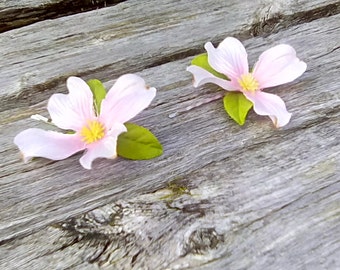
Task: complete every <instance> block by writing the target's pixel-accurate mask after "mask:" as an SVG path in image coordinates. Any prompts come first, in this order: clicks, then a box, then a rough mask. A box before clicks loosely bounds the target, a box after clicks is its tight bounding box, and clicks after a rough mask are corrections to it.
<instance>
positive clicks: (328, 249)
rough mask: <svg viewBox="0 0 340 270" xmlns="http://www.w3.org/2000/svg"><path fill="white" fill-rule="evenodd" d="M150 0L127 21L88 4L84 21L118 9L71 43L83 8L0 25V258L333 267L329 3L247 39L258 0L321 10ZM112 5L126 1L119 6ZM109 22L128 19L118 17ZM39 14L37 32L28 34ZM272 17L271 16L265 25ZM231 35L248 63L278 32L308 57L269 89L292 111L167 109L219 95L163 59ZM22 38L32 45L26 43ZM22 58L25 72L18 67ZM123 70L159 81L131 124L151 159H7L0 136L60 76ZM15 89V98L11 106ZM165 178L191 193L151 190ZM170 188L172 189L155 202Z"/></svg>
mask: <svg viewBox="0 0 340 270" xmlns="http://www.w3.org/2000/svg"><path fill="white" fill-rule="evenodd" d="M151 2H152V1H151ZM151 2H147V1H146V2H145V5H146V7H147V8H150V12H151V13H150V14H149V16H148V15H145V14H144V15H143V16H141V15H139V14H135V15H136V16H135V17H133V18H134V19H131V18H130V19H128V20H127V19H126V18H125V17H124V16H125V15H127V14H133V11H134V10H136V9H137V7H138V4H137V2H135V1H127V3H124V4H121V5H119V6H117V7H115V8H110V9H105V10H100V11H97V14H96V16H95V15H93V14H92V13H89V14H91V15H90V17H91V16H93V17H92V19H93V18H98V15H103V16H104V17H105V16H106V17H105V18H106V19H108V18H112V17H110V16H112V14H114V15H115V17H116V20H117V21H114V22H112V21H111V22H110V23H108V24H104V23H103V25H101V24H100V23H99V26H97V28H96V27H93V28H91V29H90V30H89V32H88V35H89V36H87V35H84V36H82V38H83V39H84V41H83V42H82V40H81V37H80V36H77V32H79V25H73V26H72V27H71V25H72V24H74V23H75V22H76V21H77V20H78V21H79V20H80V19H81V20H83V21H87V20H88V16H87V15H86V16H85V15H84V14H82V15H76V16H72V17H69V18H63V19H59V20H54V21H48V22H43V23H40V24H39V25H38V24H37V25H32V26H29V27H25V28H23V29H18V30H13V31H9V32H8V33H6V34H2V35H0V37H1V39H0V44H1V45H0V48H1V52H3V49H4V52H5V54H4V59H5V63H6V65H5V66H2V67H0V70H1V74H3V75H6V76H7V79H8V81H6V80H5V79H4V77H6V76H2V77H1V79H0V80H2V85H3V86H4V88H2V89H1V91H2V92H1V94H0V95H1V99H2V101H1V102H2V103H1V106H2V108H1V109H2V112H1V114H0V116H1V117H0V136H1V138H2V140H1V142H0V152H1V154H2V163H1V164H0V206H1V211H0V229H1V231H0V243H1V246H0V266H1V268H4V269H14V268H18V267H21V268H27V269H51V268H52V269H66V268H72V269H94V267H95V266H96V265H102V267H103V268H107V269H112V265H113V266H114V267H116V268H118V269H145V268H146V267H147V266H150V268H152V269H155V267H156V269H226V268H227V269H245V268H246V269H282V267H283V266H284V268H289V269H337V268H340V265H339V260H338V258H339V256H340V254H339V252H340V248H339V240H340V239H339V235H340V231H339V230H340V229H339V228H340V226H339V225H340V210H339V209H340V207H339V199H340V195H339V191H340V187H339V178H340V177H339V176H340V174H339V169H338V168H339V153H340V146H339V144H338V142H339V103H340V92H339V89H338V73H339V63H340V62H339V60H340V59H339V58H340V56H339V53H338V50H339V41H340V33H339V31H338V29H339V26H340V25H339V16H340V15H334V16H331V17H329V18H323V19H319V20H315V21H313V22H311V23H306V24H302V23H301V24H299V25H298V26H295V27H289V28H288V29H287V30H285V31H283V30H281V31H280V32H279V33H276V34H272V35H270V36H267V37H266V38H263V37H257V38H250V35H249V31H250V30H249V29H252V28H253V27H254V25H256V24H254V22H255V21H257V22H258V21H259V18H262V15H263V14H265V13H266V12H267V8H268V7H269V6H271V7H272V10H271V11H270V12H269V15H268V16H269V17H270V16H274V14H275V13H276V12H279V13H282V14H286V15H287V14H288V15H289V14H293V15H294V12H296V11H297V10H299V11H300V12H301V13H300V15H299V16H303V15H304V13H303V10H302V7H304V8H305V11H306V14H308V9H310V8H312V9H313V10H314V11H315V10H318V11H320V10H321V9H320V3H321V4H322V2H321V1H309V2H304V3H302V2H301V3H302V4H303V5H302V6H299V7H298V6H295V5H294V4H293V3H290V2H284V3H279V2H276V4H274V5H270V3H269V1H265V2H263V3H262V2H261V5H259V6H257V7H255V6H256V4H259V3H250V1H249V6H248V8H249V10H246V12H244V13H245V14H242V12H241V11H239V10H237V11H235V13H233V12H231V10H233V9H235V8H236V6H235V5H236V1H235V3H234V2H232V3H229V4H230V6H229V8H230V9H227V8H226V6H223V7H221V6H220V5H227V4H225V3H222V4H221V3H220V4H218V3H214V5H210V6H209V7H208V4H206V2H203V1H202V2H201V1H197V2H195V3H196V4H197V5H196V6H198V7H193V6H191V9H188V7H189V4H186V3H183V2H182V1H179V3H180V4H183V5H184V6H181V7H178V6H180V5H174V4H171V3H172V2H173V1H171V2H166V1H163V2H161V1H159V4H160V5H159V7H152V3H151ZM237 2H238V1H237ZM245 3H246V4H247V5H248V2H245ZM315 3H318V4H315ZM334 3H335V2H332V1H327V2H325V3H323V5H325V6H327V7H329V5H331V4H334ZM161 5H163V6H161ZM122 6H125V8H124V9H121V7H122ZM336 6H339V4H336ZM161 7H163V9H162V8H161ZM251 7H254V10H253V11H251V10H250V8H251ZM262 7H265V9H263V8H262ZM199 8H202V9H201V11H202V10H204V11H206V12H207V14H206V13H204V14H202V13H201V12H199ZM185 9H186V10H187V11H184V10H185ZM214 9H218V10H214ZM107 10H110V12H111V15H109V14H110V13H109V12H108V13H106V12H107ZM123 10H125V11H126V10H127V11H126V13H124V14H123V15H122V14H120V15H119V12H120V11H123ZM208 11H209V12H210V13H209V12H208ZM102 12H103V13H102ZM129 12H130V13H129ZM162 12H163V13H162ZM175 12H177V13H175ZM186 12H187V13H186ZM333 12H334V11H333ZM164 13H165V14H164ZM335 13H336V12H335ZM105 14H106V15H105ZM171 14H172V15H171ZM225 14H228V15H230V16H229V17H228V16H225ZM259 14H261V15H259ZM151 15H154V16H151ZM161 15H164V16H161ZM203 15H204V16H203ZM255 15H256V17H257V18H256V19H254V16H255ZM288 15H287V16H288ZM294 16H297V15H296V14H295V15H294ZM294 16H292V18H293V17H294ZM274 17H275V16H274ZM203 18H204V19H203ZM294 18H298V17H294ZM230 19H233V21H232V22H230V24H228V23H229V20H230ZM245 19H247V21H244V20H245ZM304 20H305V19H302V21H304ZM266 21H267V22H268V20H266ZM59 22H65V28H64V29H63V30H64V32H65V30H66V32H67V31H69V32H68V34H61V32H62V31H59V32H58V31H57V30H56V29H57V27H56V26H55V24H56V23H59ZM119 22H120V23H122V24H123V23H125V22H129V24H128V25H122V24H121V25H120V26H119ZM203 22H209V24H208V25H204V24H203ZM261 22H262V21H261ZM87 23H88V22H87ZM156 23H160V25H158V26H156ZM294 23H295V22H294ZM45 25H46V32H40V33H39V34H38V33H37V34H35V31H37V30H38V29H41V28H42V27H43V26H45ZM112 25H118V26H119V27H120V30H119V31H121V33H122V36H120V37H117V36H115V37H114V36H110V31H111V30H110V29H106V27H108V26H112ZM257 26H261V27H262V26H264V25H257ZM267 26H268V25H267ZM284 26H287V27H288V26H289V23H287V25H284ZM157 27H158V28H157ZM232 27H234V29H232ZM199 28H201V29H203V30H204V31H203V33H202V36H193V37H188V36H187V33H188V32H191V30H192V31H193V33H196V32H195V31H198V30H199ZM279 28H280V24H279V25H278V27H277V25H274V26H273V29H274V30H277V29H279ZM51 29H52V30H53V31H56V32H57V33H59V34H58V35H57V36H58V37H59V38H62V39H63V40H67V41H66V43H63V42H61V41H60V40H59V43H58V40H57V38H56V39H53V40H50V41H51V44H50V46H52V47H53V48H49V46H48V38H50V37H51V35H47V34H46V33H47V32H48V31H51ZM189 29H190V30H189ZM273 29H272V30H273ZM272 30H271V31H272ZM91 31H92V32H91ZM96 31H97V32H96ZM184 31H185V33H183V32H184ZM260 32H261V31H260ZM94 33H95V34H98V35H102V36H107V37H108V39H107V40H102V41H101V43H100V46H99V45H98V46H94V45H93V44H92V45H90V47H87V49H86V47H85V48H83V47H81V48H76V47H77V46H78V45H77V44H79V46H83V45H84V44H86V42H88V41H91V38H93V37H96V35H95V34H94ZM234 33H235V34H237V35H238V36H242V37H244V39H245V45H246V47H247V49H248V50H249V57H250V62H252V63H254V61H255V60H256V58H257V57H258V55H259V54H260V53H261V52H262V51H263V50H265V49H267V48H269V47H271V46H273V45H274V44H277V43H282V42H287V43H289V44H291V45H293V46H294V47H295V48H296V50H297V51H298V55H299V57H300V58H301V59H303V60H305V61H306V62H307V64H308V70H307V72H306V73H305V74H304V75H303V77H302V78H300V79H299V80H298V81H297V83H294V84H291V85H285V86H281V87H277V88H276V89H275V92H277V93H278V94H279V95H280V96H281V97H282V98H283V99H284V100H285V101H286V104H287V107H288V109H289V110H290V111H291V112H293V119H292V122H291V123H290V124H289V125H288V126H287V127H285V128H284V129H283V130H279V131H278V130H275V129H273V127H272V124H271V123H270V121H269V120H268V119H267V118H262V117H259V116H256V115H254V114H251V115H250V117H249V121H248V123H247V124H246V126H245V127H238V126H237V125H236V124H234V123H233V122H232V121H231V120H230V119H228V117H227V116H226V115H225V113H224V112H223V108H222V104H221V101H216V102H211V103H209V104H207V105H204V106H201V107H198V108H196V109H194V110H191V111H189V112H187V113H183V114H181V115H179V116H177V117H175V118H172V119H170V118H169V117H168V115H169V114H171V113H174V112H176V111H177V110H181V109H183V108H185V107H187V106H191V105H194V104H196V103H197V102H199V101H200V100H202V99H204V98H206V97H209V96H214V95H215V94H216V91H220V90H218V89H217V88H216V87H213V86H206V87H204V88H201V89H194V88H193V87H192V86H191V83H190V81H191V77H190V74H188V73H186V72H185V68H186V66H187V64H188V63H189V62H190V59H191V57H187V58H184V59H182V60H177V58H181V57H185V56H186V55H188V56H189V55H190V54H193V53H195V52H196V51H200V50H201V48H202V47H203V44H204V42H206V41H208V40H211V39H213V40H215V41H219V40H220V39H221V38H223V37H225V36H226V35H230V34H234ZM45 34H46V35H45ZM67 35H70V36H69V37H67ZM169 35H170V36H169ZM3 37H5V38H4V39H3ZM175 37H176V38H177V39H175ZM10 38H15V41H16V44H17V47H16V48H14V49H13V48H12V49H11V48H6V47H13V46H10V44H12V43H13V39H12V41H11V42H10ZM34 38H35V39H37V40H36V41H35V44H30V43H28V41H29V40H31V41H32V39H34ZM73 39H74V42H73ZM106 41H107V43H106ZM120 42H121V43H122V44H120ZM138 42H139V43H138ZM157 42H158V45H159V46H158V47H157ZM131 43H132V45H131ZM140 44H147V46H146V47H143V48H141V46H140ZM130 45H131V46H130ZM137 45H138V46H139V47H138V46H137ZM110 46H112V47H111V48H110ZM124 46H125V48H124V50H123V47H124ZM181 46H183V47H181ZM130 47H131V51H130ZM137 47H138V48H137ZM18 48H19V49H18ZM98 48H104V51H105V53H106V58H107V55H108V54H109V52H112V51H113V50H116V48H117V50H118V52H121V53H122V54H121V55H120V56H119V58H118V59H116V60H113V61H112V59H111V62H110V61H109V60H106V59H105V61H107V62H105V61H104V53H102V52H98ZM113 48H115V49H113ZM126 48H129V52H127V50H126ZM67 49H69V51H67ZM137 49H139V50H137ZM192 49H193V50H192ZM53 50H55V52H59V54H55V53H53ZM25 51H26V52H25ZM77 52H78V53H80V55H78V53H77ZM84 55H86V56H88V58H86V59H84ZM97 55H98V57H99V59H98V60H97V61H94V59H96V57H97ZM131 55H133V56H134V57H133V58H132V59H131ZM179 55H180V56H179ZM15 57H16V59H17V63H16V62H15ZM59 58H60V59H59ZM6 61H7V62H6ZM48 61H53V62H52V63H53V64H52V65H51V63H48ZM63 61H64V62H63ZM73 61H78V63H77V64H78V66H79V69H77V68H76V66H77V65H76V64H72V65H73V66H71V67H69V66H68V65H69V64H70V63H71V62H73ZM91 61H94V65H93V66H92V65H91V64H92V62H91ZM163 62H165V63H164V64H161V63H163ZM63 63H64V65H66V66H63ZM7 64H8V65H7ZM40 64H41V66H40ZM34 68H36V71H34V72H33V73H35V75H36V77H34V76H33V77H30V75H29V73H30V72H32V70H33V69H34ZM54 68H56V70H53V69H54ZM115 68H117V69H115ZM130 69H131V70H132V71H139V72H138V73H139V74H140V75H142V76H143V77H144V78H145V79H146V81H147V82H148V84H150V85H153V86H155V87H157V89H158V90H159V91H158V95H157V97H156V100H155V101H154V102H153V104H152V106H151V107H150V108H149V109H148V110H147V111H145V112H143V113H142V114H141V115H140V116H139V117H138V118H136V119H135V122H138V123H139V124H142V125H145V126H147V127H149V128H150V129H152V131H153V132H154V133H155V134H156V135H157V136H158V137H159V138H160V140H161V141H162V143H163V145H164V148H165V153H164V155H163V156H162V157H160V158H158V159H157V160H152V161H141V162H131V161H125V160H122V159H117V160H116V161H113V162H112V161H107V160H99V161H97V162H95V169H94V170H92V171H90V172H88V171H84V170H83V169H82V168H81V167H80V166H79V165H78V162H77V160H78V158H79V155H77V156H75V157H72V158H70V159H67V160H64V161H59V162H51V161H47V160H42V159H39V160H37V161H35V162H32V163H30V164H28V165H25V164H22V163H21V162H20V160H19V154H18V151H17V149H15V146H14V145H13V143H12V139H13V137H14V136H15V135H16V134H17V133H18V132H19V131H20V130H22V129H24V128H27V127H29V126H30V127H32V126H38V125H39V124H37V123H34V122H33V121H32V120H30V119H27V117H28V116H29V115H31V114H33V113H40V112H43V114H46V112H45V110H44V106H45V104H46V98H47V97H48V96H49V95H50V94H51V93H52V92H54V91H56V90H59V89H61V86H62V87H63V88H64V78H65V77H66V76H68V75H71V74H72V73H73V74H74V73H78V74H84V75H85V77H87V76H90V75H91V77H99V78H100V79H103V78H104V80H107V79H109V78H114V77H115V76H116V75H118V74H121V73H122V72H126V71H129V70H130ZM143 69H144V70H143ZM141 70H143V71H141ZM14 73H16V74H14ZM23 74H24V75H25V74H26V77H25V76H24V75H23ZM33 75H34V74H33ZM54 77H56V78H54ZM49 82H50V85H49ZM111 84H112V81H111V82H108V83H107V85H108V86H109V85H111ZM48 86H52V87H51V89H47V88H48ZM29 91H31V92H29ZM40 91H42V92H40ZM63 91H64V89H63ZM273 91H274V90H273ZM21 93H23V97H26V99H25V100H24V101H23V102H22V103H21V100H22V99H21V98H22V96H21ZM28 95H31V97H27V96H28ZM40 101H42V102H40ZM30 104H31V105H30ZM14 105H15V106H14ZM29 105H30V106H29ZM16 106H17V108H16ZM6 109H8V110H6ZM262 119H263V120H262ZM170 182H175V183H176V185H184V186H186V187H187V188H188V190H189V191H190V193H191V195H189V194H182V195H181V194H177V195H179V196H178V197H176V196H174V195H176V191H174V189H176V185H175V186H172V188H170V189H164V187H166V186H167V184H168V183H170ZM169 190H170V191H169ZM171 190H172V192H174V193H175V194H174V195H173V196H170V197H165V198H164V196H166V195H167V194H169V192H171ZM152 191H155V192H154V193H152ZM141 194H145V195H141ZM103 205H105V206H103ZM102 206H103V207H102ZM97 207H101V208H98V209H96V210H94V211H93V212H90V213H88V214H87V215H86V216H85V217H83V216H78V217H77V218H76V219H68V220H67V218H68V217H74V216H77V215H79V214H82V213H85V212H87V211H89V210H92V209H94V208H97ZM58 222H59V223H58ZM57 223H58V224H57ZM51 224H54V226H51ZM47 225H49V226H48V227H47ZM79 225H81V226H79ZM101 249H102V250H101Z"/></svg>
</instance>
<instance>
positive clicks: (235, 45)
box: [204, 37, 249, 80]
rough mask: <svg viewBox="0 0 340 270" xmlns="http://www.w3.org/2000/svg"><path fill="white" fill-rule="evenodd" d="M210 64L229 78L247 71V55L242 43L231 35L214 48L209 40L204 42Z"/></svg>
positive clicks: (237, 76)
mask: <svg viewBox="0 0 340 270" xmlns="http://www.w3.org/2000/svg"><path fill="white" fill-rule="evenodd" d="M204 48H205V49H206V50H207V52H208V61H209V64H210V66H211V67H212V68H213V69H215V70H216V71H218V72H220V73H222V74H225V75H227V77H228V78H229V79H231V80H235V79H237V78H239V77H240V76H241V75H242V74H247V73H248V72H249V67H248V58H247V57H248V56H247V52H246V50H245V48H244V46H243V45H242V43H241V42H240V41H239V40H237V39H236V38H233V37H227V38H226V39H224V40H223V41H222V42H221V43H220V44H219V45H218V47H217V48H216V49H215V48H214V46H213V45H212V44H211V42H208V43H206V44H205V46H204Z"/></svg>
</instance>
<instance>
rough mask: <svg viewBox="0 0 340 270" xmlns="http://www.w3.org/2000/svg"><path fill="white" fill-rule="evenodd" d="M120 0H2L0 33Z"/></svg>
mask: <svg viewBox="0 0 340 270" xmlns="http://www.w3.org/2000/svg"><path fill="white" fill-rule="evenodd" d="M119 2H122V1H121V0H2V1H1V2H0V33H1V32H5V31H8V30H12V29H15V28H19V27H23V26H26V25H29V24H32V23H36V22H39V21H44V20H47V19H55V18H59V17H62V16H67V15H71V14H75V13H80V12H85V11H88V10H93V9H97V8H101V7H106V6H109V5H113V4H116V3H119Z"/></svg>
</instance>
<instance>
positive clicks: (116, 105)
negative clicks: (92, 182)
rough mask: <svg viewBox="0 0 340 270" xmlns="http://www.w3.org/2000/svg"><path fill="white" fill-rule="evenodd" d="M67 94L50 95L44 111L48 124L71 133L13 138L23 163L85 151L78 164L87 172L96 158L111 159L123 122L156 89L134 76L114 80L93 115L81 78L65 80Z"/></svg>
mask: <svg viewBox="0 0 340 270" xmlns="http://www.w3.org/2000/svg"><path fill="white" fill-rule="evenodd" d="M67 88H68V90H69V94H54V95H52V96H51V98H50V99H49V101H48V105H47V109H48V111H49V113H50V116H51V119H52V123H53V124H55V125H56V126H57V127H59V128H61V129H64V130H72V131H74V133H72V134H64V133H60V132H56V131H45V130H42V129H38V128H30V129H27V130H24V131H22V132H21V133H19V134H18V135H17V136H16V137H15V138H14V143H15V144H16V145H17V146H18V148H19V149H20V150H21V152H22V154H23V157H24V161H25V162H27V161H28V160H30V159H31V158H32V157H44V158H48V159H52V160H61V159H65V158H67V157H69V156H71V155H73V154H75V153H77V152H79V151H82V150H85V154H84V155H83V156H82V157H81V158H80V164H81V165H82V166H83V167H84V168H85V169H91V165H92V161H93V160H95V159H96V158H115V157H116V156H117V153H116V148H117V138H118V135H119V134H121V133H122V132H126V131H127V129H126V127H125V126H124V124H123V123H125V122H126V121H128V120H130V119H131V118H133V117H134V116H136V115H137V114H138V113H139V112H141V111H142V110H144V109H145V108H146V107H147V106H149V104H150V103H151V101H152V99H153V98H154V97H155V95H156V89H155V88H150V87H147V86H146V85H145V82H144V80H143V79H142V78H141V77H139V76H137V75H134V74H126V75H123V76H121V77H119V78H118V80H117V81H116V83H115V84H114V85H113V87H112V88H111V89H110V91H109V92H108V93H107V95H106V97H105V98H104V99H103V100H102V103H101V108H100V114H99V115H96V111H95V110H94V105H93V94H92V92H91V89H90V87H89V86H88V85H87V84H86V82H84V81H83V80H82V79H80V78H77V77H70V78H68V79H67Z"/></svg>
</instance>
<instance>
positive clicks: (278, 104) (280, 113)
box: [243, 91, 292, 127]
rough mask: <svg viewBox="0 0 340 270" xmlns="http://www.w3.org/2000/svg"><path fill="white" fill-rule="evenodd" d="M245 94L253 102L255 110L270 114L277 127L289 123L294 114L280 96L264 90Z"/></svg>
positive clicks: (259, 112) (258, 112)
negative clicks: (288, 109)
mask: <svg viewBox="0 0 340 270" xmlns="http://www.w3.org/2000/svg"><path fill="white" fill-rule="evenodd" d="M243 94H244V95H245V96H246V98H247V99H249V100H250V101H251V102H253V104H254V111H255V112H256V113H257V114H259V115H268V116H269V117H270V118H271V119H272V121H273V123H274V125H275V126H276V127H283V126H284V125H286V124H288V122H289V120H290V117H291V116H292V114H291V113H289V112H288V111H287V109H286V105H285V103H284V101H283V100H282V99H281V98H280V97H279V96H277V95H273V94H269V93H264V92H262V91H257V92H255V93H250V92H244V93H243Z"/></svg>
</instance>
